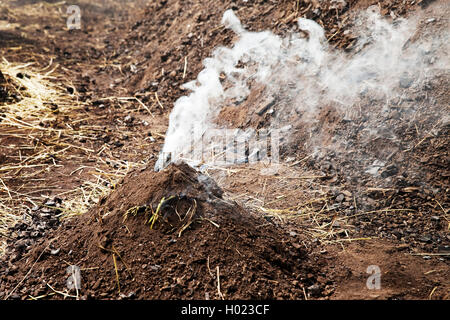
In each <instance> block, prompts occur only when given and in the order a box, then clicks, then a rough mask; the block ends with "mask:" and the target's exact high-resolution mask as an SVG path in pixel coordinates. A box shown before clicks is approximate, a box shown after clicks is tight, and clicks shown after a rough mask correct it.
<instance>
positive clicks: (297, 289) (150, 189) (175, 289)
mask: <svg viewBox="0 0 450 320" xmlns="http://www.w3.org/2000/svg"><path fill="white" fill-rule="evenodd" d="M293 239H296V241H294V240H293ZM299 241H300V240H299V239H298V237H297V238H294V237H292V236H288V235H286V236H285V235H284V234H283V233H282V231H280V230H279V229H277V228H276V226H275V224H273V223H271V221H268V220H266V219H263V218H259V217H255V216H252V214H251V213H248V212H246V211H245V210H244V209H243V208H241V207H239V206H238V205H237V204H235V203H231V202H229V201H226V200H224V199H223V198H222V190H221V189H220V188H219V187H217V185H216V183H215V182H214V181H213V180H212V179H211V178H209V177H208V176H206V175H203V174H200V173H198V172H197V171H195V170H194V169H192V168H191V167H189V166H188V165H186V164H183V163H181V164H174V165H171V166H170V167H168V168H166V169H165V170H163V171H161V172H153V171H152V170H151V169H150V168H143V169H135V170H134V171H132V172H130V173H129V174H128V175H127V176H126V177H125V178H124V179H123V181H122V182H121V183H120V184H119V186H118V187H117V188H116V189H115V190H114V191H113V192H112V193H111V194H110V196H108V197H107V198H104V199H102V200H101V201H100V202H99V204H98V205H97V206H96V207H94V208H92V209H91V210H90V211H89V212H88V213H87V214H85V215H83V216H80V217H79V218H75V219H73V220H70V221H67V222H65V223H63V224H62V225H61V227H60V228H59V229H57V230H55V231H54V232H53V233H52V234H51V235H50V236H49V237H48V238H47V240H45V241H42V242H41V243H40V244H38V245H36V246H34V248H33V249H32V250H31V251H30V252H29V253H27V254H25V255H23V257H22V258H20V259H18V260H16V261H11V260H9V261H3V262H1V264H3V266H2V268H1V270H2V271H1V272H0V273H2V278H4V279H5V282H4V283H3V284H2V285H1V288H0V289H1V290H0V292H2V293H3V295H4V296H3V297H2V298H15V299H25V298H30V297H45V298H47V299H48V298H55V299H61V298H65V297H67V296H70V297H74V296H77V297H79V298H83V299H88V298H103V299H108V298H113V299H117V298H136V299H180V298H186V299H220V298H226V299H263V298H265V299H303V298H304V295H305V291H304V290H305V289H304V288H305V287H306V288H307V287H308V286H311V285H313V284H314V283H315V281H316V279H315V275H314V274H315V272H313V270H314V268H315V267H313V266H312V263H311V262H309V258H308V255H307V251H306V249H304V246H301V245H300V244H299ZM315 263H317V262H315ZM68 267H69V268H70V270H75V269H76V270H77V274H73V273H70V274H68V273H67V272H68ZM4 270H6V271H4ZM78 276H79V278H76V277H78ZM71 279H72V280H71ZM75 279H77V280H76V281H78V282H76V281H75V282H74V280H75ZM71 281H72V282H71ZM74 283H75V284H74ZM31 288H33V289H31ZM68 288H69V289H68ZM70 288H71V289H70ZM31 290H32V291H31Z"/></svg>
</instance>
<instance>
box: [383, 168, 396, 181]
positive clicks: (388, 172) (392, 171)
mask: <svg viewBox="0 0 450 320" xmlns="http://www.w3.org/2000/svg"><path fill="white" fill-rule="evenodd" d="M397 173H398V168H397V167H396V166H394V165H390V166H387V167H386V169H385V170H383V172H382V173H381V177H382V178H387V177H390V176H393V175H396V174H397Z"/></svg>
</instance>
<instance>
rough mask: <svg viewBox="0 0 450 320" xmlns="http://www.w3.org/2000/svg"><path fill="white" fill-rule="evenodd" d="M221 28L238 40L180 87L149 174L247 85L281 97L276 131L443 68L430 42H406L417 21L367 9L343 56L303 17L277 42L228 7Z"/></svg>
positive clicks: (241, 96)
mask: <svg viewBox="0 0 450 320" xmlns="http://www.w3.org/2000/svg"><path fill="white" fill-rule="evenodd" d="M222 23H223V25H224V26H225V27H226V28H229V29H231V30H233V31H234V32H235V33H236V34H237V35H238V37H239V39H238V41H237V42H236V43H235V44H234V46H233V47H232V48H225V47H219V48H217V49H216V50H215V51H214V52H213V54H212V56H211V57H210V58H207V59H205V60H204V62H203V64H204V69H203V71H201V72H200V74H199V75H198V78H197V80H195V81H192V82H189V83H187V84H185V85H184V86H185V87H186V88H187V89H190V90H192V92H191V93H190V94H189V95H188V96H184V97H181V98H180V99H178V100H177V101H176V102H175V105H174V108H173V111H172V113H171V115H170V122H169V128H168V131H167V133H166V140H165V144H164V147H163V150H162V154H161V155H160V158H159V159H158V162H157V163H156V166H155V169H156V170H160V169H161V168H163V167H164V166H165V165H166V164H167V163H166V162H167V161H168V159H167V158H166V157H167V154H168V153H171V155H172V158H171V160H172V161H173V160H175V159H176V158H177V157H178V156H180V155H181V154H187V153H189V152H190V150H191V148H192V142H194V143H195V142H196V141H198V140H199V139H201V137H202V136H203V134H204V132H205V131H206V130H208V129H213V128H216V127H217V125H215V124H214V120H215V118H216V117H217V116H218V114H219V112H220V110H221V108H222V107H223V106H224V104H225V103H229V102H230V101H234V102H237V103H240V102H242V101H244V100H245V99H246V98H247V97H248V95H249V94H250V92H251V89H252V84H254V83H256V84H262V85H264V86H265V92H266V95H272V96H277V97H280V96H282V97H281V98H283V99H284V101H285V102H284V103H279V104H278V105H277V106H275V108H276V109H277V112H276V113H275V115H274V118H273V119H272V121H271V126H272V127H282V126H286V125H288V124H291V123H292V121H298V119H301V120H302V121H317V120H316V115H317V112H318V108H319V107H320V106H324V105H330V104H332V105H333V106H335V107H336V108H337V109H338V110H340V111H341V112H342V113H344V114H346V115H348V114H350V115H351V114H352V112H353V111H354V108H353V106H354V105H355V104H356V103H357V101H358V100H359V99H361V96H364V95H366V96H367V95H370V96H371V97H374V98H381V99H385V100H386V101H389V100H390V99H391V98H392V97H396V96H398V95H399V92H400V91H401V90H403V89H405V88H409V87H411V86H414V85H418V84H419V83H421V81H422V80H423V79H425V78H426V77H427V76H428V75H429V74H431V73H432V72H434V70H436V69H440V68H441V69H445V68H446V67H447V66H448V57H446V55H445V54H444V58H442V59H440V60H439V59H438V60H437V61H432V62H430V59H429V56H428V55H429V54H430V52H431V51H432V50H433V42H432V40H430V41H428V42H421V43H420V44H419V43H413V42H412V41H411V40H410V39H411V37H412V36H413V35H414V32H415V31H416V25H417V21H414V20H405V19H400V18H399V19H396V20H395V22H394V23H392V22H389V21H387V20H386V19H384V18H382V17H381V16H380V14H379V13H378V12H377V10H376V9H374V8H373V7H371V8H369V9H368V10H367V11H366V12H363V13H361V15H360V17H359V18H358V19H357V20H356V23H355V25H356V28H355V30H354V32H358V41H357V47H356V48H355V49H354V50H353V51H352V53H350V54H346V53H344V52H342V51H338V50H333V49H331V48H330V47H329V46H328V44H327V40H326V38H325V32H324V30H323V28H322V27H321V26H320V25H318V24H317V23H316V22H314V21H312V20H308V19H303V18H300V19H298V28H299V29H300V30H301V32H299V33H294V32H293V33H290V34H289V35H288V36H286V37H285V38H282V37H280V36H277V35H275V34H273V33H272V32H270V31H262V32H249V31H247V30H245V29H244V28H243V26H242V24H241V22H240V21H239V19H238V18H237V17H236V15H235V14H234V12H233V11H232V10H228V11H226V12H225V13H224V15H223V19H222ZM440 49H442V48H440ZM444 49H445V48H444ZM446 49H448V45H447V47H446ZM283 99H281V100H283ZM359 112H361V110H359ZM367 112H368V110H367Z"/></svg>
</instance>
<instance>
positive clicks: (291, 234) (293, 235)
mask: <svg viewBox="0 0 450 320" xmlns="http://www.w3.org/2000/svg"><path fill="white" fill-rule="evenodd" d="M289 235H290V236H291V237H296V236H298V234H297V232H294V231H289Z"/></svg>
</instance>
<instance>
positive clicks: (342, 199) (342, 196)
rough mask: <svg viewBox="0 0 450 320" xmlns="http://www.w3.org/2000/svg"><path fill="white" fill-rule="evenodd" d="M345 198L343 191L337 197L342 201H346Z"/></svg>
mask: <svg viewBox="0 0 450 320" xmlns="http://www.w3.org/2000/svg"><path fill="white" fill-rule="evenodd" d="M344 199H345V196H344V195H343V194H342V193H341V194H340V195H338V196H337V197H336V201H337V202H342V201H344Z"/></svg>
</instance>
